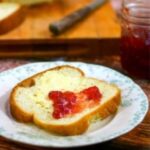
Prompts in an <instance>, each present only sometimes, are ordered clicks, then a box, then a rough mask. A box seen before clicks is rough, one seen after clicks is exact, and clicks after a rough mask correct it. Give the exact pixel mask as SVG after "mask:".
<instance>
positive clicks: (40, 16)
mask: <svg viewBox="0 0 150 150" xmlns="http://www.w3.org/2000/svg"><path fill="white" fill-rule="evenodd" d="M91 1H92V0H55V1H54V2H53V3H51V4H41V5H36V6H30V7H28V9H27V15H26V18H25V20H24V22H23V23H22V24H21V25H20V26H19V27H17V28H16V29H14V30H13V31H11V32H9V33H7V34H5V35H1V36H0V43H2V44H4V43H6V44H9V43H11V42H12V43H29V42H31V41H35V42H45V41H57V42H58V41H63V40H82V39H99V38H118V37H120V25H119V21H118V20H117V17H116V14H115V12H114V10H113V9H112V7H111V4H110V3H106V4H105V5H103V6H102V7H101V8H99V9H97V10H96V11H94V12H93V13H92V14H90V15H89V16H88V17H87V18H85V19H84V20H82V21H81V22H79V23H77V24H76V25H74V26H73V27H72V28H71V29H69V30H67V31H66V32H65V33H63V34H61V35H60V36H57V37H56V36H55V37H54V36H52V34H51V33H50V31H49V28H48V27H49V24H50V23H51V22H54V21H56V20H59V19H61V18H62V17H64V16H65V15H67V14H69V13H71V12H73V11H75V10H76V9H78V8H81V7H84V6H85V5H86V4H88V3H89V2H91Z"/></svg>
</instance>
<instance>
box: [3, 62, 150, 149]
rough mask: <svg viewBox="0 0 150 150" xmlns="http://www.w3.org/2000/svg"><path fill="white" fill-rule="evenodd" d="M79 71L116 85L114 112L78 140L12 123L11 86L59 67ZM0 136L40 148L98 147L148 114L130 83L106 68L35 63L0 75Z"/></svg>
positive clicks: (140, 93)
mask: <svg viewBox="0 0 150 150" xmlns="http://www.w3.org/2000/svg"><path fill="white" fill-rule="evenodd" d="M66 64H67V65H71V66H75V67H78V68H80V69H82V70H83V71H84V72H85V74H86V76H89V77H95V78H98V79H101V80H105V81H107V82H109V83H112V84H116V85H118V86H119V88H120V89H121V91H122V95H121V96H122V103H121V106H120V108H119V110H118V112H117V113H116V114H115V115H114V116H111V117H108V118H107V119H105V120H103V121H99V122H98V123H97V122H96V123H93V124H92V125H91V126H90V128H89V129H88V131H87V132H86V133H84V134H82V135H79V136H67V137H64V136H58V135H54V134H51V133H47V132H45V131H43V130H42V129H39V128H38V127H36V126H34V125H32V124H23V123H19V122H16V121H15V120H14V119H13V117H12V116H11V114H10V112H9V104H8V99H9V94H10V91H11V89H12V88H13V87H14V85H15V84H17V83H18V82H20V81H22V80H23V79H25V78H27V77H29V76H32V75H33V74H35V73H38V72H40V71H43V70H45V69H48V68H52V67H55V66H60V65H66ZM0 85H1V87H0V91H1V93H0V104H1V105H0V118H1V120H0V135H1V136H4V137H6V138H8V139H11V140H14V141H17V142H21V143H26V144H31V145H37V146H43V147H78V146H83V145H91V144H95V143H102V142H104V141H108V140H111V139H114V138H116V137H118V136H120V135H123V134H125V133H127V132H129V131H131V130H132V129H133V128H135V127H136V126H137V125H138V124H139V123H140V122H141V121H142V120H143V118H144V116H145V115H146V113H147V111H148V99H147V97H146V95H145V94H144V92H143V91H142V89H141V88H140V87H139V86H138V85H136V84H135V83H134V82H133V81H132V80H131V79H129V78H128V77H126V76H124V75H122V74H121V73H119V72H117V71H115V70H112V69H110V68H107V67H104V66H100V65H93V64H86V63H81V62H62V61H61V62H60V61H59V62H39V63H32V64H28V65H24V66H21V67H17V68H15V69H12V70H8V71H5V72H2V73H0Z"/></svg>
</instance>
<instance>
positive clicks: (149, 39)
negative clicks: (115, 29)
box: [121, 0, 150, 79]
mask: <svg viewBox="0 0 150 150" xmlns="http://www.w3.org/2000/svg"><path fill="white" fill-rule="evenodd" d="M121 63H122V66H123V68H124V69H125V70H126V71H127V72H128V73H129V74H131V75H133V76H136V77H140V78H143V79H150V1H149V0H148V1H146V0H143V1H138V0H130V1H129V0H124V3H123V9H122V37H121Z"/></svg>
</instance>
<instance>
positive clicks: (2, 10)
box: [0, 3, 20, 21]
mask: <svg viewBox="0 0 150 150" xmlns="http://www.w3.org/2000/svg"><path fill="white" fill-rule="evenodd" d="M19 8H20V5H18V4H15V3H0V21H1V20H3V19H5V18H7V17H9V16H10V15H11V14H13V13H15V12H16V11H17V10H18V9H19Z"/></svg>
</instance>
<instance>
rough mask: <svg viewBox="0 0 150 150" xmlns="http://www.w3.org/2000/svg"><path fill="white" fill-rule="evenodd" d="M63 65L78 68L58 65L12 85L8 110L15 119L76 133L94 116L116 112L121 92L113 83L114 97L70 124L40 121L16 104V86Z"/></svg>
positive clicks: (29, 81)
mask: <svg viewBox="0 0 150 150" xmlns="http://www.w3.org/2000/svg"><path fill="white" fill-rule="evenodd" d="M63 67H69V68H73V69H78V68H75V67H72V66H68V65H65V66H58V67H55V68H52V69H48V70H46V71H43V72H41V73H38V74H36V75H34V76H32V77H30V78H28V79H26V80H24V81H22V82H20V83H19V84H17V85H16V86H15V87H14V89H13V90H12V92H11V95H10V110H11V113H12V115H13V117H14V118H16V120H18V121H20V122H33V123H35V124H36V125H37V126H39V127H41V128H44V129H45V130H47V131H49V132H54V133H57V134H61V135H78V134H82V133H84V132H85V131H86V130H87V128H88V127H89V122H90V120H92V118H93V117H94V116H97V117H98V118H101V119H105V118H106V117H108V116H110V115H111V114H114V113H116V112H117V110H118V106H119V105H120V102H121V92H120V89H119V88H118V87H116V86H115V85H112V86H115V88H117V89H118V90H117V94H116V95H115V96H114V97H112V98H111V99H110V100H108V101H107V102H105V103H103V104H102V105H100V107H98V108H97V109H96V110H95V111H93V112H92V113H90V114H87V115H85V116H83V117H82V118H80V119H79V120H77V121H75V122H73V123H70V124H65V125H53V124H46V123H45V122H42V121H41V120H39V119H38V118H36V116H34V115H33V114H29V113H28V112H25V111H24V110H22V109H21V107H19V106H18V105H17V103H16V100H15V93H16V90H17V88H18V87H20V86H28V85H30V84H31V85H32V84H33V83H32V79H33V78H35V77H37V76H39V75H42V74H43V73H45V72H47V71H50V70H59V69H62V68H63ZM78 71H79V72H80V74H81V76H84V73H83V72H82V70H80V69H78ZM96 80H97V79H96Z"/></svg>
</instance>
